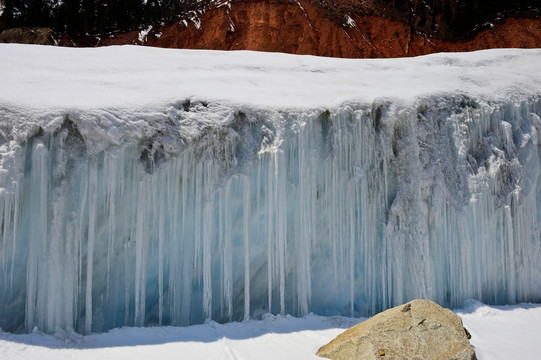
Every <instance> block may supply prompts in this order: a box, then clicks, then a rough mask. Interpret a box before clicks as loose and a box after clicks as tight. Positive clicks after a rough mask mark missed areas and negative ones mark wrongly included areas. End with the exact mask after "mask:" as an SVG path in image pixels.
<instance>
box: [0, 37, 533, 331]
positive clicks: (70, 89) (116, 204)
mask: <svg viewBox="0 0 541 360" xmlns="http://www.w3.org/2000/svg"><path fill="white" fill-rule="evenodd" d="M0 51H1V52H2V57H1V59H0V69H1V70H0V71H1V75H2V79H1V81H2V86H1V87H0V140H1V145H0V152H1V153H2V159H1V166H2V169H1V171H0V186H1V188H2V189H1V191H0V219H1V227H0V251H1V252H0V327H1V328H2V329H4V330H8V331H32V329H34V328H35V327H38V328H39V329H40V330H42V331H45V332H55V331H56V330H57V328H63V329H67V330H71V329H74V330H76V331H78V332H83V333H89V332H99V331H104V330H107V329H111V328H114V327H120V326H124V325H129V326H132V325H135V326H143V325H169V324H171V325H185V324H192V323H200V322H203V321H205V320H206V319H213V320H218V321H229V320H242V319H248V318H250V317H259V316H260V315H261V314H263V313H266V312H272V313H281V314H286V313H287V314H294V315H305V314H307V313H308V312H315V313H318V314H324V315H334V314H346V315H370V314H373V313H375V312H377V311H380V310H382V309H385V308H387V307H390V306H393V305H397V304H399V303H403V302H405V301H407V300H410V299H412V298H418V297H424V298H430V299H433V300H435V301H437V302H439V303H440V304H442V305H446V306H453V307H457V306H460V305H462V302H463V301H464V300H465V299H467V298H476V299H478V300H481V301H483V302H485V303H490V304H502V303H515V302H519V301H539V300H541V261H540V259H541V237H540V236H541V235H540V216H541V213H540V212H538V207H539V205H540V204H541V185H540V184H539V181H540V179H539V176H540V173H541V161H540V158H539V155H540V142H539V132H540V131H541V119H540V115H541V85H540V84H541V65H540V64H541V51H539V50H533V51H522V50H505V51H485V52H477V53H472V54H441V55H435V56H434V55H433V56H427V57H421V58H416V59H397V60H377V61H376V60H372V61H361V60H356V61H352V60H338V59H321V58H314V57H299V56H289V55H282V54H258V53H250V52H241V53H221V52H197V51H171V50H160V49H144V48H133V47H119V48H108V49H87V50H74V49H58V48H45V47H35V46H7V45H1V46H0ZM36 59H39V60H40V61H42V63H40V65H39V66H38V63H37V61H38V60H36ZM4 85H6V86H4Z"/></svg>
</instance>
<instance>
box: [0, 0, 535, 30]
mask: <svg viewBox="0 0 541 360" xmlns="http://www.w3.org/2000/svg"><path fill="white" fill-rule="evenodd" d="M0 1H3V2H4V5H5V8H4V12H3V14H2V16H0V31H1V30H4V29H8V28H14V27H22V26H28V27H49V28H52V29H53V30H54V31H55V32H57V33H60V34H63V33H68V34H71V35H103V34H115V33H121V32H126V31H130V30H136V29H140V28H143V27H144V26H146V25H150V24H160V25H166V24H171V23H173V22H174V21H177V20H180V19H182V18H187V17H190V16H193V15H195V14H196V13H197V12H202V11H204V10H206V9H208V8H209V7H210V6H212V0H199V1H198V0H0ZM236 1H246V0H236ZM308 1H309V2H310V3H312V4H313V5H315V6H317V7H318V8H319V9H320V10H321V12H322V15H323V16H325V17H327V18H329V19H331V20H334V21H335V22H337V23H343V21H344V18H345V15H351V16H358V15H362V14H370V15H379V16H384V17H387V18H390V19H392V20H397V21H400V22H402V23H405V24H407V25H408V26H409V27H410V29H411V30H412V32H417V33H422V34H425V35H428V36H433V37H436V38H440V39H444V40H457V39H464V38H467V37H469V36H471V35H473V34H474V33H475V32H477V31H479V30H483V29H485V28H489V27H490V26H491V23H493V22H498V21H501V20H503V19H504V18H505V17H508V16H526V17H532V16H539V14H540V8H541V0H514V1H509V0H308Z"/></svg>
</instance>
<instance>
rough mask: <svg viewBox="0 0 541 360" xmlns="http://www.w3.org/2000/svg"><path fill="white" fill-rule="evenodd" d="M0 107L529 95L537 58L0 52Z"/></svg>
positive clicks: (536, 77)
mask: <svg viewBox="0 0 541 360" xmlns="http://www.w3.org/2000/svg"><path fill="white" fill-rule="evenodd" d="M0 53H2V57H1V58H0V69H1V74H2V87H1V88H0V104H1V105H3V106H5V105H11V106H14V105H18V106H25V107H30V108H38V109H41V110H42V111H43V110H44V109H50V108H83V109H89V108H94V109H96V108H108V109H118V108H126V107H128V108H131V107H133V106H136V107H142V106H145V107H148V106H150V107H151V108H154V109H155V108H161V107H163V106H164V105H167V104H170V103H171V102H173V101H178V100H182V99H197V100H204V101H207V102H216V101H220V102H222V103H223V102H225V103H235V104H242V105H255V106H263V107H272V108H280V109H290V108H314V107H317V108H319V107H336V106H338V105H340V104H343V103H344V102H348V101H359V100H361V99H362V100H363V101H365V102H372V101H374V100H375V99H378V98H393V99H400V100H403V101H408V100H409V101H410V102H411V101H412V100H414V99H416V98H418V97H421V96H426V95H427V94H442V93H447V94H455V93H464V94H466V95H468V96H471V97H483V98H485V99H487V100H489V99H490V100H498V99H500V100H501V99H506V98H507V97H508V96H510V95H521V94H522V95H523V94H532V93H535V92H536V91H537V90H538V85H537V84H539V82H540V80H541V74H540V71H539V67H540V65H539V63H540V61H539V58H540V57H541V50H539V49H534V50H486V51H479V52H474V53H455V54H435V55H428V56H423V57H418V58H403V59H377V60H373V59H365V60H348V59H333V58H318V57H312V56H295V55H287V54H276V53H257V52H250V51H232V52H221V51H202V50H176V49H157V48H144V47H137V46H121V47H107V48H105V47H104V48H97V49H72V48H59V47H41V46H28V45H15V44H0Z"/></svg>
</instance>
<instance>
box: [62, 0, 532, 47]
mask: <svg viewBox="0 0 541 360" xmlns="http://www.w3.org/2000/svg"><path fill="white" fill-rule="evenodd" d="M313 3H314V1H313V0H312V1H309V0H298V1H295V0H269V1H260V0H251V1H238V2H233V3H232V5H231V9H229V8H228V7H226V6H222V7H219V8H217V9H211V10H208V11H207V12H205V13H204V14H202V15H201V16H200V20H201V22H200V26H199V27H198V26H196V23H195V22H191V21H190V22H187V23H186V24H187V25H185V24H184V23H182V22H178V23H175V24H174V25H170V26H165V27H161V28H154V29H153V30H152V31H150V32H149V33H148V35H147V36H146V39H143V41H140V40H139V32H138V31H132V32H128V33H124V34H119V35H116V36H114V37H102V38H95V37H78V38H76V37H73V36H66V35H64V36H63V37H62V38H60V39H59V41H58V42H59V44H60V45H64V46H105V45H120V44H139V45H147V46H158V47H167V48H186V49H214V50H257V51H271V52H285V53H292V54H309V55H319V56H333V57H347V58H374V57H401V56H416V55H423V54H429V53H434V52H442V51H473V50H479V49H487V48H503V47H513V48H534V47H541V19H539V18H519V19H515V18H508V19H506V20H505V21H503V22H502V23H498V24H494V25H493V28H492V29H489V30H484V31H482V32H479V33H477V34H476V35H475V36H474V37H472V38H471V39H469V40H465V41H454V42H450V41H443V40H438V39H435V38H430V37H428V36H423V35H420V34H416V33H413V32H412V30H411V29H410V28H409V27H408V26H406V25H405V24H404V23H402V22H398V21H391V20H389V19H388V18H385V17H382V16H376V15H362V14H361V12H359V14H358V15H356V16H354V17H353V20H354V22H355V25H354V26H348V25H347V24H346V22H347V21H346V18H345V17H344V15H343V14H339V15H337V16H334V17H332V16H329V13H328V9H325V8H322V7H318V6H315V5H313ZM342 17H344V18H343V19H342Z"/></svg>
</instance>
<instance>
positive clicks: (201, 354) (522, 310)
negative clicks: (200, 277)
mask: <svg viewBox="0 0 541 360" xmlns="http://www.w3.org/2000/svg"><path fill="white" fill-rule="evenodd" d="M455 312H456V313H457V314H458V315H460V316H461V317H462V319H463V323H464V326H465V327H466V328H467V329H468V331H469V332H470V333H471V334H472V339H471V340H470V341H471V344H472V346H473V347H474V348H475V351H476V353H477V356H478V359H479V360H508V359H515V358H519V359H533V358H536V357H537V354H539V353H540V351H541V343H540V342H539V341H538V337H539V333H540V332H541V305H536V304H520V305H513V306H487V305H483V304H482V303H479V302H476V301H474V300H470V301H469V302H468V303H467V305H466V307H465V308H464V309H460V310H457V311H455ZM362 320H363V319H359V318H345V317H338V316H335V317H322V316H316V315H307V316H305V317H303V318H294V317H291V316H280V315H278V316H274V315H269V314H267V315H265V316H264V318H263V319H262V320H250V321H245V322H241V323H238V322H233V323H227V324H218V323H215V322H209V323H206V324H203V325H192V326H188V327H181V328H179V327H155V328H121V329H113V330H111V331H109V332H108V333H103V334H92V335H86V336H81V335H78V334H67V333H65V332H62V331H58V332H57V333H56V334H55V335H46V334H43V333H40V332H36V333H32V334H25V335H14V334H9V333H0V357H1V358H2V359H5V360H9V359H17V360H21V359H35V358H40V359H44V360H46V359H55V360H57V359H58V360H63V359H96V358H99V359H103V360H107V359H115V360H116V359H140V358H150V357H153V358H159V359H164V360H166V359H177V358H178V357H179V356H180V354H181V356H182V358H183V359H186V360H195V359H224V360H226V359H237V360H243V359H254V358H257V359H269V360H270V359H273V360H274V359H284V360H287V359H292V360H293V359H314V360H315V359H320V358H319V357H317V356H315V353H316V352H317V350H318V349H319V347H320V346H323V345H324V344H326V343H328V342H329V341H330V340H332V339H333V338H334V337H335V336H337V335H338V334H340V333H341V332H342V331H344V330H345V329H346V328H348V327H351V326H353V325H355V324H356V323H358V322H359V321H362Z"/></svg>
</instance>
